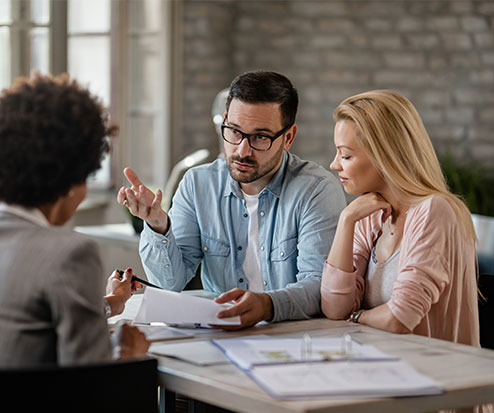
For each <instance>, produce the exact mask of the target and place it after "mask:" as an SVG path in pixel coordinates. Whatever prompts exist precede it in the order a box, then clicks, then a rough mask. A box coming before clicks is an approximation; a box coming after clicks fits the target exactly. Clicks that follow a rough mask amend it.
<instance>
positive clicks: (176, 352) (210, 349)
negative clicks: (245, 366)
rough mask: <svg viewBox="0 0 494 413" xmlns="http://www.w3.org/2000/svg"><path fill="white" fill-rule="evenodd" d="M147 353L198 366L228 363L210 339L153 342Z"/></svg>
mask: <svg viewBox="0 0 494 413" xmlns="http://www.w3.org/2000/svg"><path fill="white" fill-rule="evenodd" d="M149 353H151V354H157V355H158V356H166V357H173V358H176V359H179V360H183V361H186V362H188V363H192V364H197V365H199V366H212V365H215V364H228V363H229V361H228V359H227V358H226V357H225V355H224V354H223V353H222V352H221V350H220V349H219V348H218V347H216V346H215V345H213V344H211V342H210V341H193V342H188V343H187V342H185V343H180V344H178V343H173V344H167V343H153V344H151V347H150V348H149Z"/></svg>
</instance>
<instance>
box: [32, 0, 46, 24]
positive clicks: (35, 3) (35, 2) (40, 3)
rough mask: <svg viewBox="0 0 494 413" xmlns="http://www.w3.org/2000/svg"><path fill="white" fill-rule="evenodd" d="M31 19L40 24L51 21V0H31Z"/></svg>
mask: <svg viewBox="0 0 494 413" xmlns="http://www.w3.org/2000/svg"><path fill="white" fill-rule="evenodd" d="M31 20H32V21H33V22H34V23H38V24H48V23H49V22H50V2H49V0H31Z"/></svg>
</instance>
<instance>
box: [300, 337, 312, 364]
mask: <svg viewBox="0 0 494 413" xmlns="http://www.w3.org/2000/svg"><path fill="white" fill-rule="evenodd" d="M301 358H302V360H303V361H311V360H312V338H311V337H310V335H309V334H307V333H305V334H304V336H303V338H302V345H301Z"/></svg>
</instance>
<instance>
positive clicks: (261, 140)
mask: <svg viewBox="0 0 494 413" xmlns="http://www.w3.org/2000/svg"><path fill="white" fill-rule="evenodd" d="M253 138H254V139H255V140H256V141H258V142H264V141H269V137H267V136H264V135H254V136H253Z"/></svg>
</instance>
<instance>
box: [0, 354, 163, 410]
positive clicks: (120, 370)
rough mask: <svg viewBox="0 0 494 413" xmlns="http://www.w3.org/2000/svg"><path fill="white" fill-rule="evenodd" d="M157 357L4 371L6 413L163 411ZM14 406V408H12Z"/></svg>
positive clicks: (0, 387) (1, 385) (0, 391)
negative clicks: (159, 403) (160, 404)
mask: <svg viewBox="0 0 494 413" xmlns="http://www.w3.org/2000/svg"><path fill="white" fill-rule="evenodd" d="M157 368H158V367H157V361H156V360H155V359H151V358H146V359H134V360H130V361H115V362H108V363H105V364H93V365H86V366H74V367H43V368H21V369H17V368H16V369H9V368H5V369H0V395H2V399H3V400H2V412H5V413H7V412H16V413H17V412H34V411H43V412H50V413H53V412H56V413H59V412H67V413H72V412H87V413H89V412H102V413H103V412H104V413H110V412H122V413H124V412H125V413H127V412H129V413H131V412H136V413H137V412H139V413H147V412H152V413H157V411H158V390H157V389H158V370H157ZM9 406H11V407H9Z"/></svg>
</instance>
